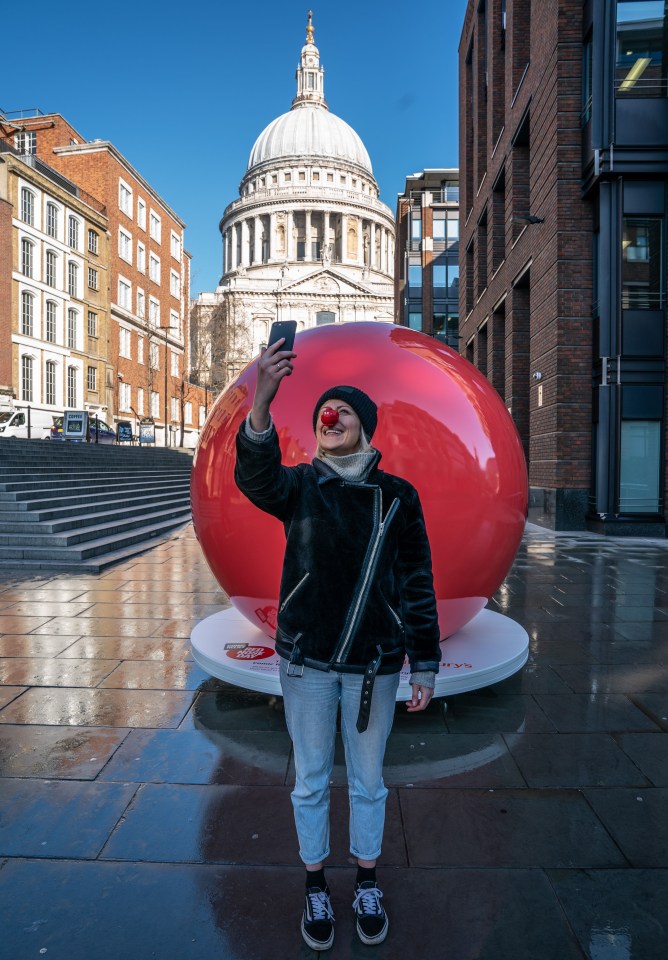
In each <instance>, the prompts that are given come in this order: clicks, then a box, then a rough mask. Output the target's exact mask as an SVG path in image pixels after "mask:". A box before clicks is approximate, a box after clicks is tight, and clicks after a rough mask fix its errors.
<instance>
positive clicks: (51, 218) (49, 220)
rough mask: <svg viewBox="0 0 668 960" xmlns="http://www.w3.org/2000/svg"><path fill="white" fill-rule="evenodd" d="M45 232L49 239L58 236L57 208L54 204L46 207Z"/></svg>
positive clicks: (48, 204)
mask: <svg viewBox="0 0 668 960" xmlns="http://www.w3.org/2000/svg"><path fill="white" fill-rule="evenodd" d="M46 232H47V235H48V236H49V237H54V238H55V237H56V236H57V235H58V207H57V206H56V205H55V203H47V205H46Z"/></svg>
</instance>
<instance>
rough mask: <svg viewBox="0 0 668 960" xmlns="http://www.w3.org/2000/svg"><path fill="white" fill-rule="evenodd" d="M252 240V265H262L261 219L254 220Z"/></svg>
mask: <svg viewBox="0 0 668 960" xmlns="http://www.w3.org/2000/svg"><path fill="white" fill-rule="evenodd" d="M253 239H254V241H255V244H254V246H255V249H254V250H253V263H262V218H261V217H255V218H254V230H253Z"/></svg>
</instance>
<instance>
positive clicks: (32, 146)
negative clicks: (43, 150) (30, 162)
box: [14, 130, 37, 154]
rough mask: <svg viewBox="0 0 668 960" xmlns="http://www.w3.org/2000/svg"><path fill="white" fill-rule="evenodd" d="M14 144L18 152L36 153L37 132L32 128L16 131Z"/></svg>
mask: <svg viewBox="0 0 668 960" xmlns="http://www.w3.org/2000/svg"><path fill="white" fill-rule="evenodd" d="M14 144H15V146H16V149H17V150H18V152H19V153H23V154H26V153H28V154H35V153H37V133H36V132H35V131H34V130H27V131H24V132H23V133H17V134H16V136H15V137H14Z"/></svg>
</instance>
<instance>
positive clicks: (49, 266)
mask: <svg viewBox="0 0 668 960" xmlns="http://www.w3.org/2000/svg"><path fill="white" fill-rule="evenodd" d="M56 267H57V257H56V254H55V253H54V252H53V250H47V252H46V269H45V271H44V282H45V283H46V284H47V285H48V286H49V287H55V285H56Z"/></svg>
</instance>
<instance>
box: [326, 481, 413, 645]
mask: <svg viewBox="0 0 668 960" xmlns="http://www.w3.org/2000/svg"><path fill="white" fill-rule="evenodd" d="M376 494H377V496H376V497H375V503H374V513H376V515H379V512H380V511H379V507H382V496H381V492H380V487H377V488H376ZM379 501H381V502H380V503H379ZM398 507H399V500H398V499H397V498H396V497H395V499H394V500H393V501H392V504H391V505H390V509H389V510H388V511H387V514H386V515H385V519H384V520H381V521H380V523H379V524H378V530H377V532H376V539H375V541H374V544H373V547H372V548H371V553H370V555H369V562H368V564H367V566H366V570H365V571H364V574H363V576H362V582H361V585H360V588H359V590H358V592H357V597H356V598H355V600H354V602H353V607H352V615H351V617H350V621H349V623H348V628H347V630H346V631H345V633H344V635H343V638H342V640H341V642H340V644H339V648H338V650H337V653H336V655H335V657H334V660H335V662H336V663H344V662H345V659H346V657H347V655H348V652H349V648H350V643H351V638H352V636H353V634H354V631H355V628H356V626H357V620H358V617H359V613H360V608H361V606H362V603H363V601H364V599H365V597H366V595H367V592H368V589H369V583H370V582H371V578H372V576H373V574H374V571H375V568H376V562H377V559H378V553H379V550H380V544H381V541H382V539H383V533H384V531H385V528H386V527H387V525H388V524H389V522H390V520H391V519H392V517H393V516H394V514H395V513H396V512H397V509H398Z"/></svg>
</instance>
